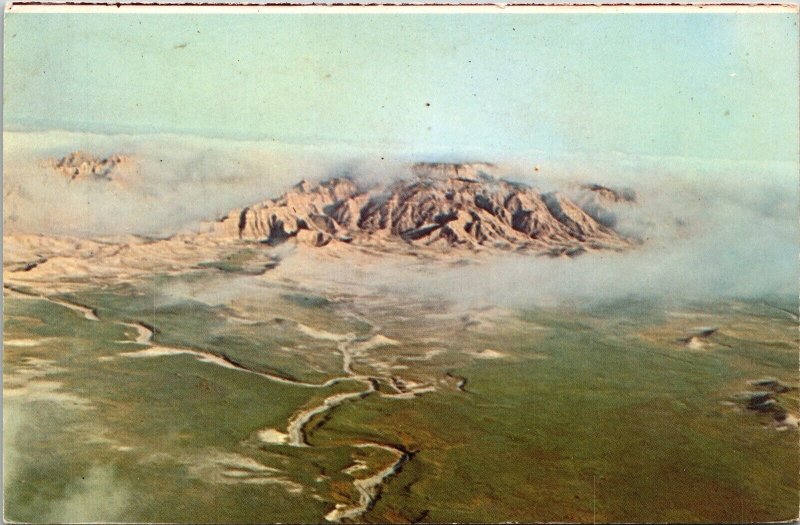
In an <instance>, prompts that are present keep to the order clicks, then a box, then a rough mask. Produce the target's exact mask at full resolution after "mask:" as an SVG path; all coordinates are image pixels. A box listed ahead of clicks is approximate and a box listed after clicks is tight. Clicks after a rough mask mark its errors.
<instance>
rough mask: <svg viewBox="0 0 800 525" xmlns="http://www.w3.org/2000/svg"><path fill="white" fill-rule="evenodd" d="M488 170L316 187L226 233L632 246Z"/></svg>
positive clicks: (385, 243)
mask: <svg viewBox="0 0 800 525" xmlns="http://www.w3.org/2000/svg"><path fill="white" fill-rule="evenodd" d="M492 169H493V166H492V165H490V164H484V163H473V164H445V163H420V164H415V165H413V166H412V167H411V177H409V178H407V179H404V180H400V181H397V182H394V183H392V184H390V185H388V186H375V187H371V188H366V189H363V188H359V187H358V186H357V185H356V184H355V183H354V182H353V181H352V180H350V179H347V178H335V179H330V180H327V181H325V182H322V183H320V184H311V183H308V182H306V181H303V182H300V183H299V184H297V185H296V186H295V187H294V188H293V189H292V190H291V191H289V192H287V193H286V194H284V195H283V196H281V197H279V198H277V199H271V200H267V201H264V202H261V203H259V204H256V205H253V206H249V207H247V208H244V209H242V210H235V211H233V212H231V213H230V214H229V215H228V216H227V217H225V218H224V219H222V221H220V223H219V224H218V226H217V232H218V233H221V234H223V235H228V236H238V237H239V238H241V239H245V240H253V241H262V242H266V243H269V244H278V243H281V242H284V241H286V240H288V239H296V240H297V241H299V242H303V243H307V244H311V245H314V246H325V245H328V244H330V243H334V242H345V243H355V244H359V245H365V246H374V247H389V246H392V245H397V244H406V245H414V246H418V247H440V248H444V249H455V248H466V249H498V250H532V251H538V252H546V253H549V254H551V255H562V254H565V255H570V256H572V255H577V254H579V253H583V252H584V251H586V250H591V249H623V248H625V247H627V246H628V242H627V240H626V239H624V238H623V237H622V236H620V235H618V234H617V233H616V232H615V231H614V230H613V229H611V228H609V227H607V226H605V225H603V224H602V223H600V222H598V221H597V220H596V219H594V218H593V217H592V216H591V215H590V214H588V213H587V212H586V211H584V210H583V209H582V208H581V207H580V206H578V205H577V204H576V203H575V202H573V201H572V200H570V199H568V198H566V197H564V196H563V195H561V194H559V193H556V192H551V193H542V192H540V191H538V190H536V189H535V188H532V187H529V186H527V185H524V184H519V183H514V182H509V181H505V180H500V179H497V178H495V177H493V176H492V174H491V171H492Z"/></svg>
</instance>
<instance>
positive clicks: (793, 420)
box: [775, 414, 800, 430]
mask: <svg viewBox="0 0 800 525" xmlns="http://www.w3.org/2000/svg"><path fill="white" fill-rule="evenodd" d="M775 426H776V427H777V428H778V430H788V429H790V428H798V426H800V419H798V418H797V416H795V415H794V414H786V418H785V419H784V420H783V421H777V422H776V424H775Z"/></svg>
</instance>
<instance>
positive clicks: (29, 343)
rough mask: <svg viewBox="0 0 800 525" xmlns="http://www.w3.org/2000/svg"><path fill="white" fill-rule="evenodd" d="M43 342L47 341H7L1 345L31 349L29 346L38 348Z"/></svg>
mask: <svg viewBox="0 0 800 525" xmlns="http://www.w3.org/2000/svg"><path fill="white" fill-rule="evenodd" d="M45 341H47V339H7V340H5V341H3V344H4V345H5V346H24V347H31V346H39V345H40V344H42V343H43V342H45Z"/></svg>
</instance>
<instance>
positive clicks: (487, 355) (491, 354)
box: [472, 348, 508, 359]
mask: <svg viewBox="0 0 800 525" xmlns="http://www.w3.org/2000/svg"><path fill="white" fill-rule="evenodd" d="M472 355H474V356H475V357H477V358H478V359H502V358H503V357H507V356H508V354H504V353H503V352H498V351H497V350H493V349H491V348H485V349H483V350H481V351H480V352H475V353H474V354H472Z"/></svg>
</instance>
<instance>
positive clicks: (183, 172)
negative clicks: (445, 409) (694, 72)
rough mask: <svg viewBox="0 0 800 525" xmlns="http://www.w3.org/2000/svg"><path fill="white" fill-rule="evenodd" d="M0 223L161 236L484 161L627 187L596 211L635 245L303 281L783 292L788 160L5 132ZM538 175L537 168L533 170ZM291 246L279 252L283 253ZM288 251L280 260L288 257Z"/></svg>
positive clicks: (540, 290) (554, 182)
mask: <svg viewBox="0 0 800 525" xmlns="http://www.w3.org/2000/svg"><path fill="white" fill-rule="evenodd" d="M5 142H6V145H5V150H4V153H5V160H4V171H5V175H4V210H5V211H4V227H5V229H6V233H12V232H16V231H21V232H39V233H51V234H69V235H82V236H100V235H112V234H122V233H133V234H151V235H169V234H172V233H175V232H176V231H180V230H185V229H189V228H192V227H194V226H196V225H197V224H198V222H199V221H204V220H205V221H207V220H214V219H217V218H219V217H221V216H224V215H226V214H227V212H228V211H229V210H231V209H233V208H237V207H242V206H246V205H249V204H252V203H254V202H258V201H261V200H264V199H266V198H270V197H276V196H278V195H280V194H281V193H283V192H284V191H285V190H287V189H288V188H289V187H290V186H291V185H293V184H294V183H296V182H297V181H299V180H300V179H307V180H321V179H324V178H327V177H331V176H341V175H347V176H351V177H353V178H354V179H355V180H356V181H357V182H361V183H363V184H365V185H368V184H375V183H382V182H388V181H390V180H393V179H396V178H398V177H401V176H403V174H404V173H407V171H406V168H405V166H406V165H407V164H408V163H409V162H414V161H434V160H437V161H438V160H442V161H470V160H482V161H488V162H493V163H495V164H496V165H497V166H498V170H497V175H498V176H501V177H504V178H508V179H510V180H516V181H520V182H526V183H528V184H531V185H533V186H536V187H538V188H540V189H542V190H543V191H552V190H558V191H561V192H563V193H565V194H567V195H577V194H578V193H580V192H581V191H584V190H581V189H580V184H584V183H599V184H603V185H606V186H609V187H614V188H631V189H632V190H634V191H635V192H636V194H637V199H636V202H635V203H632V204H626V203H622V204H618V205H615V206H613V207H611V208H609V209H610V210H611V211H612V213H613V214H614V220H615V227H616V229H617V230H618V231H620V232H621V233H623V234H625V235H628V236H631V237H633V238H636V239H638V240H640V241H641V244H640V245H637V246H635V247H634V248H633V249H631V250H629V251H626V252H622V253H614V252H592V253H588V254H585V255H582V256H580V257H577V258H574V259H549V258H546V257H536V256H521V255H507V256H506V255H503V256H497V257H496V258H494V259H493V260H492V261H490V262H488V263H485V264H467V265H463V266H459V267H457V268H455V267H445V266H442V267H441V268H439V269H432V268H430V267H426V271H424V272H421V271H419V268H418V267H415V266H413V265H409V263H408V262H403V261H400V262H391V261H389V262H387V263H386V264H382V265H380V266H371V267H370V271H369V272H367V273H365V274H364V275H362V276H361V277H356V276H357V275H358V274H357V273H355V272H353V271H352V269H349V268H347V267H346V265H343V266H341V267H337V263H335V262H332V263H331V264H330V265H329V266H327V268H326V269H321V268H317V269H315V270H314V271H315V272H316V273H318V274H319V273H320V272H322V273H324V272H330V273H331V274H332V275H333V274H336V273H341V272H344V274H346V275H351V276H353V277H352V278H360V279H363V280H365V281H368V282H369V283H370V284H372V285H375V286H384V287H387V288H391V289H394V290H397V291H401V292H404V293H425V294H434V295H437V296H441V297H443V298H446V299H454V300H458V301H461V302H466V303H469V304H504V305H525V304H529V303H537V304H542V303H558V302H560V301H563V300H565V299H568V300H578V301H583V300H589V299H602V300H605V299H614V298H617V297H624V296H628V295H641V296H647V297H661V298H668V299H673V300H678V301H681V300H684V299H687V300H688V299H697V298H701V299H702V298H705V299H708V298H714V297H743V296H744V297H752V296H761V295H765V294H777V295H783V296H790V297H793V298H796V297H797V286H798V264H797V263H798V246H800V231H799V228H798V217H800V214H799V213H798V202H799V200H798V199H799V197H798V196H799V193H798V175H797V173H798V165H797V163H794V162H771V163H754V162H737V161H725V160H714V159H702V160H699V159H685V158H677V157H671V158H653V157H637V156H631V155H624V154H617V153H611V154H599V155H563V154H551V153H544V152H530V153H529V154H527V155H519V154H517V155H515V156H513V157H510V156H509V157H504V156H503V155H502V154H495V155H491V154H487V153H480V152H478V153H475V152H471V155H481V156H480V157H477V156H471V157H470V158H464V157H455V156H453V155H452V154H450V153H444V152H436V151H428V152H420V151H402V152H397V151H392V150H390V149H381V148H377V147H375V148H370V149H364V148H356V147H354V146H347V145H346V146H336V147H333V146H330V147H316V146H308V145H288V144H282V143H275V142H237V141H223V140H216V139H203V138H196V137H195V138H186V137H177V136H166V135H165V136H149V137H136V136H124V135H117V136H100V135H87V134H74V133H67V132H43V133H17V132H6V133H5ZM75 150H85V151H87V152H89V153H90V154H92V155H97V156H107V155H110V154H112V153H122V154H126V155H128V156H130V157H132V158H133V159H134V164H135V169H134V170H133V171H132V172H131V173H126V174H125V176H124V183H123V184H114V183H103V182H91V181H85V182H82V183H81V182H68V180H67V179H66V177H63V176H61V175H60V174H58V173H57V172H55V171H54V170H53V169H52V168H47V167H44V166H42V160H43V159H48V158H57V157H61V156H64V155H66V154H67V153H69V152H71V151H75ZM535 166H538V169H535V168H534V167H535ZM286 251H287V253H289V254H290V253H291V250H286ZM288 256H289V257H291V255H288Z"/></svg>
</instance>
